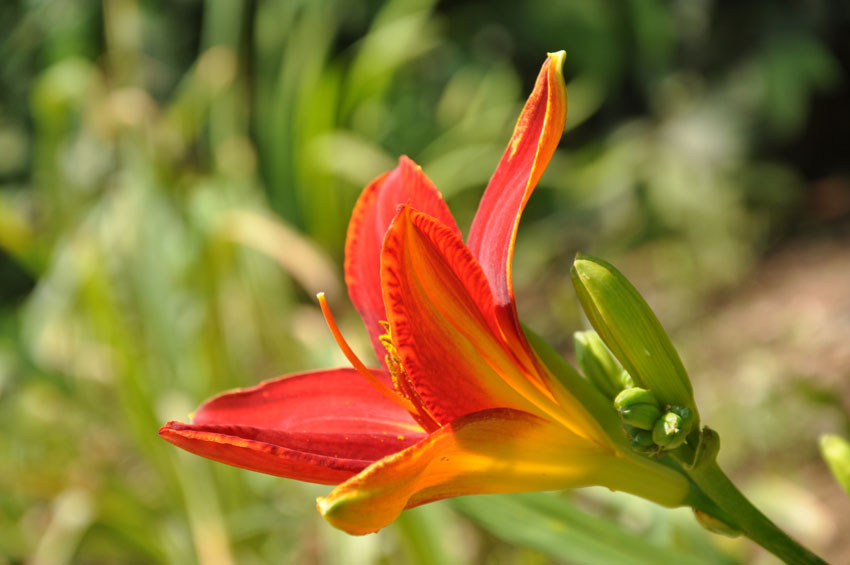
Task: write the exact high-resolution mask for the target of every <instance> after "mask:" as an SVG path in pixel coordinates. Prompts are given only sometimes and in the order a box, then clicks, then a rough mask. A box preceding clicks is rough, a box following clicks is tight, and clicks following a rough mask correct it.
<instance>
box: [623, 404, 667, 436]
mask: <svg viewBox="0 0 850 565" xmlns="http://www.w3.org/2000/svg"><path fill="white" fill-rule="evenodd" d="M660 417H661V410H659V409H658V408H657V407H655V406H653V405H652V404H635V405H633V406H627V407H624V408H622V409H621V410H620V419H622V420H623V423H625V424H628V425H630V426H634V427H636V428H640V429H641V430H651V429H652V428H653V427H655V423H656V422H657V421H658V418H660Z"/></svg>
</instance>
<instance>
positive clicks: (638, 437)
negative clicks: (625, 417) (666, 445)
mask: <svg viewBox="0 0 850 565" xmlns="http://www.w3.org/2000/svg"><path fill="white" fill-rule="evenodd" d="M625 429H626V435H628V437H629V443H630V444H631V446H632V448H633V449H635V450H636V451H648V450H649V449H650V448H652V447H653V446H654V445H655V443H654V442H653V441H652V432H650V431H648V430H641V429H639V428H635V427H632V426H626V427H625Z"/></svg>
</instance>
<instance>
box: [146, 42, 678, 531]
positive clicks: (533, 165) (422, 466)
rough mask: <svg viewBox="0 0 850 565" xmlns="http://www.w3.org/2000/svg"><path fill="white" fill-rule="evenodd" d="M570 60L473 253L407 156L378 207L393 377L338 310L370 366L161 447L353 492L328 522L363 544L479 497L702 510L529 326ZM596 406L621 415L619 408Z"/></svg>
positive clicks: (492, 196)
mask: <svg viewBox="0 0 850 565" xmlns="http://www.w3.org/2000/svg"><path fill="white" fill-rule="evenodd" d="M563 60H564V53H563V52H559V53H554V54H550V55H549V57H548V58H547V60H546V62H545V63H544V64H543V67H542V69H541V70H540V74H539V76H538V78H537V82H536V84H535V86H534V90H533V92H532V93H531V96H530V97H529V99H528V101H527V102H526V104H525V107H524V109H523V111H522V113H521V115H520V117H519V121H518V122H517V125H516V128H515V130H514V132H513V135H512V137H511V140H510V142H509V144H508V147H507V149H506V151H505V153H504V155H503V157H502V159H501V161H500V163H499V165H498V168H497V169H496V172H495V173H494V175H493V177H492V179H491V180H490V183H489V185H488V187H487V190H486V192H485V194H484V197H483V199H482V201H481V204H480V207H479V209H478V213H477V215H476V217H475V220H474V222H473V224H472V228H471V230H470V232H469V237H468V238H467V242H466V243H464V242H463V240H462V238H461V234H460V231H459V230H458V228H457V226H456V224H455V221H454V219H453V218H452V215H451V213H450V212H449V210H448V207H447V206H446V204H445V203H444V202H443V200H442V197H441V196H440V193H439V192H438V191H437V190H436V188H435V187H434V185H433V184H432V183H431V181H430V180H429V179H428V178H427V177H426V176H425V175H424V173H423V172H422V170H421V169H420V168H419V167H418V166H416V165H415V164H414V163H413V162H412V161H411V160H410V159H408V158H406V157H402V158H401V159H400V162H399V165H398V167H397V168H396V169H394V170H393V171H390V172H388V173H386V174H384V175H382V176H380V177H379V178H377V179H376V180H375V181H373V182H372V183H371V184H370V185H369V186H368V187H366V189H365V190H364V192H363V193H362V195H361V196H360V199H359V200H358V202H357V204H356V206H355V208H354V212H353V215H352V218H351V223H350V225H349V229H348V235H347V242H346V249H345V253H346V257H345V278H346V283H347V285H348V289H349V294H350V296H351V299H352V302H353V303H354V305H355V307H356V308H357V310H358V311H359V313H360V314H361V316H362V318H363V321H364V323H365V324H366V328H367V330H368V332H369V334H370V337H371V341H372V344H373V347H374V349H375V352H376V354H377V356H378V359H379V360H380V363H381V366H380V367H377V368H367V367H366V366H365V365H364V364H363V363H362V362H361V361H360V360H359V359H358V358H357V357H356V356H355V355H354V353H353V352H352V351H351V349H350V348H349V347H348V345H347V344H346V343H345V341H344V339H343V338H342V335H341V334H340V332H339V329H338V328H337V327H336V324H335V322H334V321H333V317H332V316H331V315H330V311H329V309H328V305H327V303H326V302H325V300H324V298H323V297H321V296H320V304H321V306H322V310H323V312H324V313H325V317H326V319H327V320H328V323H329V325H330V327H331V330H332V332H333V334H334V337H335V338H336V339H337V342H338V343H339V344H340V347H341V348H342V349H343V352H344V353H345V354H346V356H347V357H348V358H349V360H350V361H351V362H352V364H353V365H354V368H347V369H333V370H327V371H316V372H311V373H303V374H299V375H294V376H287V377H282V378H278V379H275V380H272V381H268V382H265V383H263V384H260V385H259V386H256V387H254V388H250V389H245V390H238V391H234V392H229V393H226V394H223V395H221V396H218V397H216V398H213V399H212V400H209V401H207V402H206V403H205V404H203V405H202V406H201V407H200V408H199V409H198V411H197V412H196V413H195V414H194V418H193V420H194V421H193V423H192V424H182V423H179V422H169V423H168V424H167V425H165V426H164V427H163V428H162V429H161V430H160V435H162V436H163V437H164V438H165V439H166V440H168V441H170V442H171V443H174V444H175V445H177V446H179V447H182V448H183V449H186V450H188V451H191V452H193V453H196V454H199V455H202V456H204V457H208V458H210V459H214V460H217V461H221V462H224V463H228V464H230V465H235V466H237V467H242V468H245V469H251V470H255V471H260V472H264V473H269V474H273V475H279V476H282V477H289V478H294V479H298V480H303V481H310V482H316V483H324V484H339V486H337V487H336V488H335V489H334V490H333V491H332V492H331V493H330V494H329V495H328V496H327V497H324V498H320V499H319V501H318V508H319V511H320V512H321V513H322V515H323V516H324V517H325V518H326V519H327V520H328V521H329V522H330V523H331V524H333V525H334V526H336V527H338V528H341V529H343V530H345V531H347V532H349V533H352V534H364V533H368V532H374V531H377V530H378V529H380V528H382V527H384V526H386V525H387V524H389V523H390V522H392V521H393V520H394V519H395V518H396V517H397V516H398V515H399V513H400V512H401V511H402V510H404V509H405V508H410V507H413V506H417V505H420V504H424V503H426V502H431V501H435V500H439V499H443V498H447V497H452V496H458V495H464V494H476V493H495V492H516V491H529V490H551V489H561V488H568V487H579V486H587V485H604V486H607V487H609V488H611V489H616V490H623V491H627V492H632V493H635V494H638V495H640V496H643V497H645V498H649V499H651V500H654V501H656V502H658V503H660V504H664V505H667V506H677V505H681V504H684V503H686V502H687V500H688V499H689V496H690V494H689V493H690V487H689V483H688V481H687V479H685V478H684V476H683V475H681V474H680V473H677V472H676V471H674V470H672V469H670V468H668V467H666V466H664V465H661V464H659V463H658V462H656V461H653V460H651V459H648V458H645V457H642V456H639V455H636V454H634V453H632V452H630V451H629V450H628V449H627V448H626V447H624V442H625V441H626V440H625V438H624V437H623V434H622V431H621V430H620V429H619V425H618V423H616V420H615V423H614V425H613V426H612V425H610V422H606V421H603V420H601V419H600V416H599V414H600V411H599V410H596V409H594V408H593V407H591V406H589V405H588V403H587V402H586V401H585V399H586V398H587V394H588V392H587V390H585V391H583V392H581V394H579V393H578V391H577V390H575V389H571V388H570V387H568V386H565V384H564V382H562V380H561V378H560V377H556V376H555V374H554V373H553V370H554V369H552V368H551V367H552V363H551V362H550V361H548V360H547V361H546V362H545V363H544V361H543V360H542V359H541V357H540V356H539V355H538V351H537V350H536V349H535V348H533V347H532V346H531V345H530V344H529V341H528V339H527V337H526V335H525V334H524V332H523V329H522V327H521V326H520V323H519V320H518V318H517V311H516V305H515V302H514V292H513V287H512V282H511V262H512V255H513V248H514V240H515V238H516V231H517V226H518V223H519V219H520V215H521V214H522V210H523V208H524V206H525V203H526V201H527V200H528V198H529V196H530V195H531V192H532V190H533V189H534V187H535V185H536V184H537V181H538V180H539V178H540V176H541V175H542V173H543V170H544V168H545V166H546V164H547V163H548V161H549V159H550V158H551V156H552V154H553V153H554V151H555V148H556V146H557V144H558V142H559V140H560V137H561V134H562V132H563V128H564V121H565V118H566V110H567V100H566V88H565V85H564V81H563V77H562V65H563ZM541 355H542V354H541ZM591 394H594V393H591ZM595 394H597V395H598V397H599V398H600V399H601V400H600V401H599V403H598V404H599V406H602V407H603V408H604V410H603V412H604V411H605V410H607V411H608V412H610V414H611V415H612V417H613V418H616V415H615V414H614V412H613V408H611V406H610V400H606V399H605V398H604V397H603V396H602V395H601V393H595ZM580 398H581V399H582V400H580ZM608 412H604V413H605V414H607V413H608ZM612 430H613V432H612Z"/></svg>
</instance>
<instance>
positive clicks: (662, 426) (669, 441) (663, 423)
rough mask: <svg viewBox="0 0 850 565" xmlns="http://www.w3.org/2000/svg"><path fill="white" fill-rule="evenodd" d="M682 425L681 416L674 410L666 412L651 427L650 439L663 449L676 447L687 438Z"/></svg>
mask: <svg viewBox="0 0 850 565" xmlns="http://www.w3.org/2000/svg"><path fill="white" fill-rule="evenodd" d="M687 437H688V434H687V433H685V430H684V428H683V427H682V417H681V416H679V415H678V414H676V413H675V412H666V413H665V414H664V415H663V416H662V417H661V419H660V420H658V421H657V422H656V423H655V427H654V428H652V441H654V442H655V443H656V444H657V445H658V446H659V447H661V448H662V449H664V450H671V449H676V448H677V447H679V446H680V445H682V444H683V443H685V439H687Z"/></svg>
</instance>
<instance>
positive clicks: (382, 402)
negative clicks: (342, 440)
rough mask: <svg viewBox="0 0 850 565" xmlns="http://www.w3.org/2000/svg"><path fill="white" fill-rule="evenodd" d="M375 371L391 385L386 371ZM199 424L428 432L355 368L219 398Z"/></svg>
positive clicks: (196, 417) (197, 418) (198, 415)
mask: <svg viewBox="0 0 850 565" xmlns="http://www.w3.org/2000/svg"><path fill="white" fill-rule="evenodd" d="M372 373H373V374H374V375H375V377H377V378H378V379H379V380H380V381H381V382H383V383H386V386H388V387H390V388H392V382H391V379H390V376H389V374H387V372H386V371H383V370H378V369H373V370H372ZM192 420H193V422H194V423H195V424H203V425H207V424H209V425H234V426H251V427H256V428H265V429H275V430H288V431H298V432H307V433H309V432H341V433H346V432H360V433H388V434H394V435H398V434H401V435H407V434H410V433H421V432H422V431H423V430H422V429H421V427H420V426H419V424H417V423H416V421H415V420H413V418H412V417H411V416H410V414H409V413H408V412H407V411H406V410H404V409H403V408H401V407H399V406H398V405H396V404H395V403H393V402H390V401H389V400H387V399H386V398H385V397H384V396H383V395H382V394H381V393H380V392H379V391H377V390H376V389H375V388H374V387H373V386H371V385H370V384H369V383H368V382H367V381H366V380H365V379H364V378H363V377H362V376H361V375H360V374H359V373H358V372H357V371H356V370H354V369H352V368H343V369H327V370H321V371H311V372H307V373H300V374H295V375H288V376H284V377H278V378H276V379H271V380H268V381H265V382H263V383H260V384H259V385H257V386H254V387H251V388H246V389H238V390H233V391H230V392H226V393H224V394H221V395H219V396H216V397H214V398H212V399H210V400H208V401H206V402H205V403H204V404H202V405H201V407H200V408H198V410H197V411H196V412H195V413H194V414H193V417H192Z"/></svg>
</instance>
